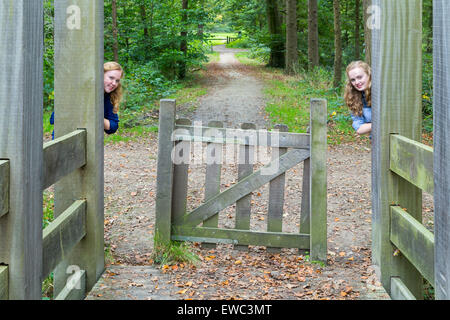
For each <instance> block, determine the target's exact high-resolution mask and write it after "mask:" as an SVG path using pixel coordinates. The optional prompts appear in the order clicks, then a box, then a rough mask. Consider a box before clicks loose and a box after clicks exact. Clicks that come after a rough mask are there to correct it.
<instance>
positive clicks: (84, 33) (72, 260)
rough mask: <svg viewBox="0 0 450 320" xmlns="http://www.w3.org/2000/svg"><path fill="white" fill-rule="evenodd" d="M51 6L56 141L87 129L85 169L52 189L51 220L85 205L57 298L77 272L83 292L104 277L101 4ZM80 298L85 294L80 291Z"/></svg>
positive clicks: (57, 281)
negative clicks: (80, 234) (80, 233)
mask: <svg viewBox="0 0 450 320" xmlns="http://www.w3.org/2000/svg"><path fill="white" fill-rule="evenodd" d="M54 5H55V138H57V137H61V136H63V135H65V134H68V133H70V132H72V131H75V130H77V129H86V165H85V166H84V167H82V168H81V169H78V170H76V171H75V172H73V173H72V174H69V175H68V176H67V177H65V178H63V179H62V180H60V181H59V182H58V183H56V184H55V212H54V213H55V217H56V216H59V215H60V214H61V213H62V212H64V211H65V210H66V209H67V208H68V207H69V206H71V205H72V204H73V202H74V201H76V200H81V199H86V200H87V206H86V236H85V237H84V238H83V240H81V242H80V243H79V244H78V245H77V246H76V247H75V248H74V249H73V251H72V252H71V253H70V254H69V255H67V254H66V257H65V259H64V260H63V261H62V262H61V263H60V264H59V266H58V267H57V268H56V269H55V272H54V288H55V290H54V291H55V296H56V295H57V294H58V293H60V292H61V291H62V290H63V289H64V287H65V286H66V283H67V279H68V278H69V277H71V276H72V275H73V272H74V271H76V270H77V269H78V270H80V271H82V270H84V271H85V272H86V291H87V292H88V291H89V290H90V289H91V288H92V287H93V286H94V285H95V283H96V282H97V280H98V279H99V277H100V276H101V274H102V273H103V271H104V262H105V258H104V256H105V254H104V212H103V210H104V199H103V197H104V195H103V192H104V191H103V190H104V187H103V182H104V175H103V162H104V159H103V155H104V151H103V128H104V125H103V95H104V91H103V62H104V61H103V1H100V0H78V1H73V0H58V1H55V2H54ZM79 291H80V292H79V296H78V298H82V297H83V295H84V294H85V292H82V291H84V290H83V288H82V286H80V288H79Z"/></svg>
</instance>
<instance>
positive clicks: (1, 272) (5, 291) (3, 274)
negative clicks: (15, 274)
mask: <svg viewBox="0 0 450 320" xmlns="http://www.w3.org/2000/svg"><path fill="white" fill-rule="evenodd" d="M8 278H9V271H8V267H6V266H0V301H2V300H8V299H9V283H8Z"/></svg>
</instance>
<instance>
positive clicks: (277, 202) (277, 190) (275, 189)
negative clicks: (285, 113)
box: [267, 124, 288, 253]
mask: <svg viewBox="0 0 450 320" xmlns="http://www.w3.org/2000/svg"><path fill="white" fill-rule="evenodd" d="M274 129H275V130H278V131H279V132H288V126H287V125H283V124H278V125H276V126H275V127H274ZM272 143H273V141H272ZM286 152H287V148H276V147H272V160H274V159H276V158H278V157H280V156H282V155H283V154H285V153H286ZM285 180H286V174H285V173H283V174H281V175H279V176H278V177H276V178H275V179H273V180H272V181H270V183H269V211H268V217H267V231H269V232H282V229H283V205H284V186H285ZM267 251H268V252H273V253H275V252H280V248H267Z"/></svg>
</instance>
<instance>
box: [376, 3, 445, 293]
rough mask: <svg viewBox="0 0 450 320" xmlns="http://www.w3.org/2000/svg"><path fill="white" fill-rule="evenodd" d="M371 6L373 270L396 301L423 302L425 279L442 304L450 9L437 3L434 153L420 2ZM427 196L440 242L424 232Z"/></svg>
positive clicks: (435, 14) (436, 235) (435, 7)
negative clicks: (428, 130)
mask: <svg viewBox="0 0 450 320" xmlns="http://www.w3.org/2000/svg"><path fill="white" fill-rule="evenodd" d="M373 5H374V6H377V7H378V8H379V12H380V16H379V17H378V18H379V20H378V21H379V26H376V27H375V28H374V29H373V34H372V35H373V43H372V47H373V56H372V62H373V65H372V69H373V80H372V81H373V87H372V108H373V113H374V114H373V117H372V119H373V153H372V163H373V175H372V182H373V184H372V206H373V228H372V229H373V230H372V231H373V249H372V252H373V257H372V258H373V262H374V263H375V264H376V266H378V268H379V270H378V271H379V277H380V278H381V281H382V283H383V286H384V287H385V289H386V290H387V291H388V293H389V294H390V295H391V297H392V298H393V299H423V298H424V295H423V278H425V279H426V280H427V281H428V282H429V283H430V284H431V285H432V286H433V287H434V288H435V292H436V299H449V298H450V290H449V284H448V279H449V277H450V268H449V266H450V263H449V262H448V260H449V258H450V256H449V240H450V237H449V230H450V225H449V222H450V220H449V219H448V217H449V211H448V208H449V194H450V192H449V191H450V190H449V182H450V179H449V177H450V170H449V163H450V162H449V153H450V152H449V148H448V146H449V135H448V128H449V127H450V117H449V116H448V115H449V111H448V110H449V103H448V102H449V101H450V99H449V95H450V90H449V89H450V88H449V83H450V82H449V81H448V74H449V73H448V72H449V68H448V63H447V61H448V59H449V58H450V53H449V51H448V48H449V46H448V32H449V31H450V30H449V24H448V20H449V14H450V4H449V3H448V1H445V0H444V1H443V0H440V1H434V2H433V6H434V11H435V12H434V19H435V23H434V27H433V29H434V39H433V40H434V46H435V48H434V55H435V56H434V59H435V64H434V77H435V79H436V81H435V86H434V91H435V94H434V97H433V99H434V116H435V123H434V124H435V126H434V145H435V146H438V147H437V148H436V149H435V150H434V152H433V148H431V147H428V146H426V145H424V144H422V143H419V142H418V141H420V140H421V112H422V57H421V55H422V32H421V31H422V1H420V0H399V1H389V0H376V1H374V3H373ZM398 19H400V20H401V23H398ZM433 163H434V166H433ZM433 167H434V168H433ZM422 190H424V191H425V192H427V193H430V194H433V193H434V203H435V219H434V220H435V221H434V225H435V230H434V234H433V232H431V231H429V230H427V228H426V227H425V226H423V225H422Z"/></svg>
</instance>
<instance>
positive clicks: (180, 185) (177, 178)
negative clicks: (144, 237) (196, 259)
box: [172, 119, 191, 221]
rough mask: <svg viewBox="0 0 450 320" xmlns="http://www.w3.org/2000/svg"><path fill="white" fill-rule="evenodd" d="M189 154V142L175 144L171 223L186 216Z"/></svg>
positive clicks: (187, 120) (181, 120)
mask: <svg viewBox="0 0 450 320" xmlns="http://www.w3.org/2000/svg"><path fill="white" fill-rule="evenodd" d="M176 123H178V124H181V123H182V124H185V125H190V123H191V120H189V119H178V120H177V121H176ZM190 153H191V143H190V142H188V141H178V142H175V146H174V156H173V157H174V166H173V194H172V221H174V220H177V219H178V218H179V217H182V216H184V215H185V214H186V203H187V191H188V176H189V172H188V171H189V164H190Z"/></svg>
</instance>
